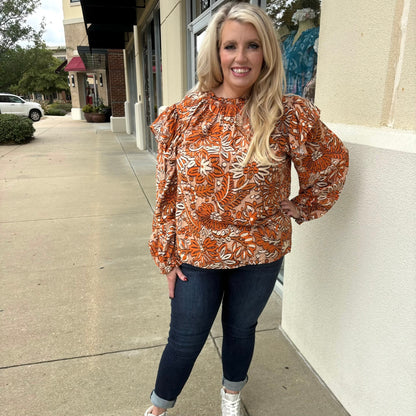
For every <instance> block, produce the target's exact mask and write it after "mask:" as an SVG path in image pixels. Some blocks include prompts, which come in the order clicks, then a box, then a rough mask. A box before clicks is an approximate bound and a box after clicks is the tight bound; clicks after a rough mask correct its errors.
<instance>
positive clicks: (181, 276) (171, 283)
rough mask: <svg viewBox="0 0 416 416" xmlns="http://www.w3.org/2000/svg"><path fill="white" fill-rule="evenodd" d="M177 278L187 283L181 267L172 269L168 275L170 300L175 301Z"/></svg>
mask: <svg viewBox="0 0 416 416" xmlns="http://www.w3.org/2000/svg"><path fill="white" fill-rule="evenodd" d="M176 276H178V277H179V279H181V280H182V281H184V282H187V281H188V279H187V277H186V276H185V275H184V274H183V273H182V270H181V269H180V268H179V267H175V268H174V269H172V270H171V271H170V272H169V273H168V274H167V275H166V278H167V279H168V289H169V298H170V299H173V298H174V297H175V285H176Z"/></svg>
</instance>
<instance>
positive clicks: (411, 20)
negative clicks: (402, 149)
mask: <svg viewBox="0 0 416 416" xmlns="http://www.w3.org/2000/svg"><path fill="white" fill-rule="evenodd" d="M415 22H416V4H415V2H414V1H411V0H395V1H390V0H382V1H369V2H363V1H360V0H352V1H350V2H343V1H341V0H335V1H329V0H323V1H322V15H321V29H320V39H319V55H318V69H319V70H318V73H317V91H316V94H317V102H318V104H319V105H320V106H321V107H322V108H323V109H324V110H325V117H326V119H327V120H329V121H333V122H337V123H346V124H359V125H366V126H382V125H385V126H387V125H390V126H392V127H395V128H402V129H415V128H416V109H415V106H409V102H413V103H414V102H415V100H416V77H415V76H414V68H415V67H416V47H415V45H416V34H415V30H416V25H415Z"/></svg>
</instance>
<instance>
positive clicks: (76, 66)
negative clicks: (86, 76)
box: [65, 56, 86, 72]
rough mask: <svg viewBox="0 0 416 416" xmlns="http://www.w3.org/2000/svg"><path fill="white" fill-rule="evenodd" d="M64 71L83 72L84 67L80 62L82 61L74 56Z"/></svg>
mask: <svg viewBox="0 0 416 416" xmlns="http://www.w3.org/2000/svg"><path fill="white" fill-rule="evenodd" d="M65 71H66V72H69V71H72V72H85V71H86V69H85V65H84V62H82V59H81V58H80V57H79V56H74V57H73V58H72V59H71V60H70V61H69V64H68V65H67V66H66V67H65Z"/></svg>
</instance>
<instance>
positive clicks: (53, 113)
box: [45, 108, 66, 116]
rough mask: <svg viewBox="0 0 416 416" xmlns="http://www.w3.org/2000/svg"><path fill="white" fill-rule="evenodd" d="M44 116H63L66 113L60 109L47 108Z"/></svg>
mask: <svg viewBox="0 0 416 416" xmlns="http://www.w3.org/2000/svg"><path fill="white" fill-rule="evenodd" d="M45 114H46V115H47V116H65V115H66V111H65V110H63V109H60V108H47V109H46V113H45Z"/></svg>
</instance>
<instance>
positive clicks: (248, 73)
mask: <svg viewBox="0 0 416 416" xmlns="http://www.w3.org/2000/svg"><path fill="white" fill-rule="evenodd" d="M219 56H220V63H221V69H222V73H223V76H224V80H223V83H222V84H221V85H220V86H219V87H218V89H217V94H219V95H221V96H222V97H227V98H237V97H242V96H246V95H248V94H249V93H250V91H251V87H252V86H253V84H254V83H255V82H256V81H257V78H258V77H259V75H260V71H261V68H262V65H263V49H262V46H261V43H260V38H259V35H258V33H257V30H256V29H255V28H254V26H253V25H252V24H251V23H240V22H237V21H235V20H227V21H226V22H225V23H224V26H223V28H222V34H221V43H220V49H219Z"/></svg>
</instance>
